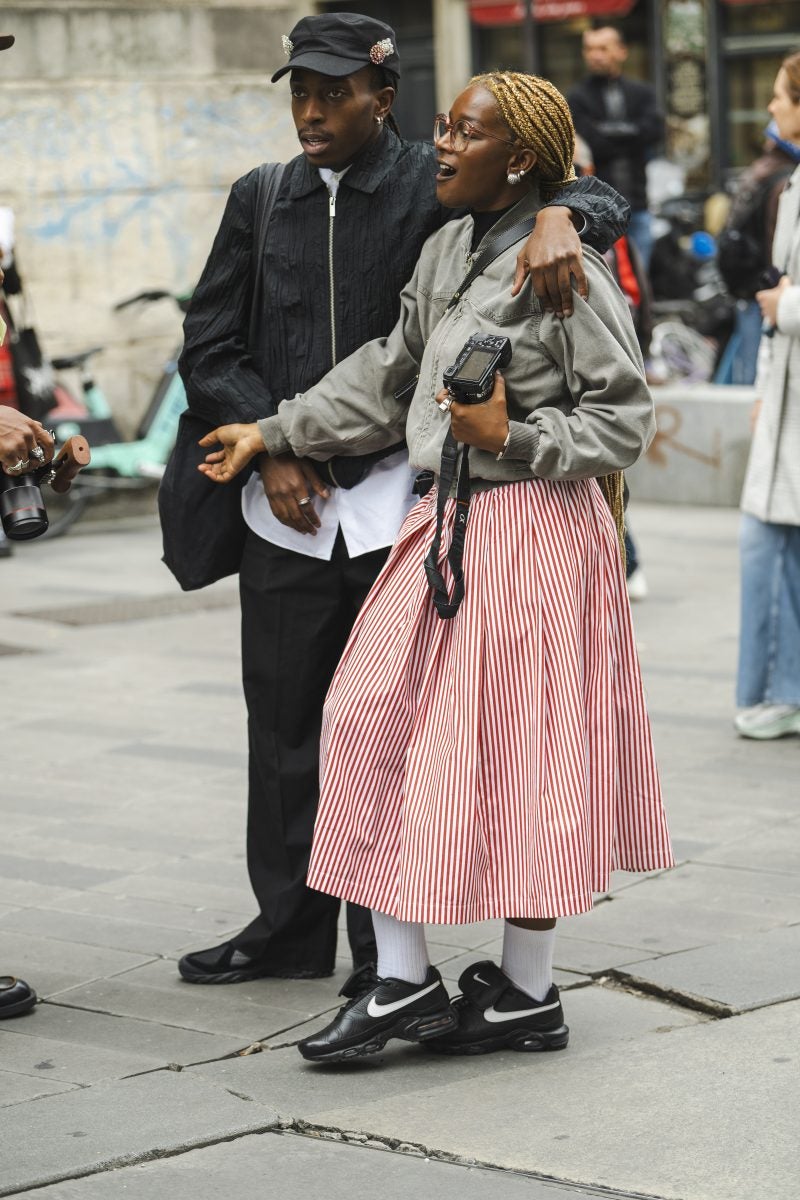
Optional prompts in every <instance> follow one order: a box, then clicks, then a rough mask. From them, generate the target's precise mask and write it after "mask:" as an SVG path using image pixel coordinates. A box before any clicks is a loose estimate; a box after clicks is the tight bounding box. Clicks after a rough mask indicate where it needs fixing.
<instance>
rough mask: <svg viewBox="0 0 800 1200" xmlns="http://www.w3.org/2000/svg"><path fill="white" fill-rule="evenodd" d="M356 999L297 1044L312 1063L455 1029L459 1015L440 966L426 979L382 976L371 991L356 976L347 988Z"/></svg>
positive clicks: (332, 1059)
mask: <svg viewBox="0 0 800 1200" xmlns="http://www.w3.org/2000/svg"><path fill="white" fill-rule="evenodd" d="M348 985H352V986H351V987H350V989H349V990H350V991H352V992H353V996H352V999H350V1000H349V1001H348V1003H347V1004H345V1005H344V1007H342V1008H340V1009H339V1012H338V1013H337V1014H336V1016H335V1017H334V1019H333V1021H331V1023H330V1025H326V1026H325V1028H324V1029H321V1030H320V1031H319V1033H315V1034H313V1036H312V1037H310V1038H305V1039H304V1040H303V1041H302V1042H298V1045H297V1048H298V1050H299V1051H300V1053H301V1054H302V1056H303V1058H307V1059H309V1060H310V1061H311V1062H343V1061H344V1060H345V1059H348V1058H358V1057H360V1056H361V1055H364V1054H376V1053H377V1052H378V1051H379V1050H382V1049H383V1047H384V1046H385V1045H386V1043H387V1042H388V1041H389V1039H390V1038H401V1039H402V1040H403V1041H406V1042H422V1041H425V1039H426V1038H433V1037H437V1036H439V1035H440V1034H443V1033H446V1032H447V1031H448V1030H450V1029H454V1028H455V1025H456V1016H455V1013H454V1012H453V1010H452V1008H451V1007H450V997H449V996H448V994H447V991H446V990H445V986H444V984H443V983H442V977H441V975H440V974H439V972H438V971H437V970H436V968H435V967H429V968H428V974H427V975H426V977H425V981H424V982H423V983H406V981H405V980H404V979H378V981H377V983H376V984H375V986H374V987H373V988H371V989H370V990H369V991H367V992H365V991H364V990H363V989H362V988H360V987H359V986H358V981H357V980H356V981H354V977H353V976H351V979H350V980H348V983H347V984H345V987H344V988H343V989H342V991H343V994H345V995H346V994H347V989H348Z"/></svg>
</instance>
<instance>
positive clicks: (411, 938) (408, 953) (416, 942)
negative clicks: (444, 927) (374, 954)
mask: <svg viewBox="0 0 800 1200" xmlns="http://www.w3.org/2000/svg"><path fill="white" fill-rule="evenodd" d="M372 924H373V925H374V926H375V941H376V942H377V943H378V974H379V975H380V977H381V979H387V978H391V979H403V980H404V981H405V982H406V983H424V982H425V976H426V975H427V974H428V968H429V967H430V960H429V959H428V947H427V945H426V942H425V926H424V925H420V924H418V923H417V922H416V921H398V920H397V918H396V917H389V916H387V915H386V913H381V912H376V911H375V909H374V908H373V910H372Z"/></svg>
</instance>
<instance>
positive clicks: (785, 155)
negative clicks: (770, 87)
mask: <svg viewBox="0 0 800 1200" xmlns="http://www.w3.org/2000/svg"><path fill="white" fill-rule="evenodd" d="M765 136H766V140H765V142H764V147H763V151H762V153H761V154H760V155H759V156H758V158H757V159H755V161H754V162H753V163H751V164H750V166H749V167H748V168H747V170H745V171H743V172H742V174H741V175H740V176H739V179H738V182H737V186H736V192H735V193H734V196H733V200H732V202H731V206H730V209H729V211H728V215H727V218H726V220H725V224H724V226H723V228H722V230H721V231H720V234H719V237H718V240H717V265H718V266H719V270H720V274H721V275H722V278H723V280H724V281H725V286H726V288H727V289H728V291H729V292H730V294H731V295H732V296H734V297H735V299H736V315H735V324H734V329H733V333H732V335H731V338H730V340H729V342H728V344H727V346H726V347H725V353H724V354H723V356H722V358H721V360H720V364H719V367H718V369H717V373H716V375H715V377H714V382H715V383H731V384H744V385H749V384H752V383H754V382H755V377H756V363H757V360H758V345H759V342H760V340H761V309H760V308H759V306H758V303H757V302H756V298H755V296H756V292H757V291H758V290H759V289H760V288H761V287H762V286H763V276H764V272H765V271H766V269H767V268H768V267H769V265H770V263H771V261H772V242H773V238H774V237H775V222H776V220H777V216H778V200H779V199H780V196H781V192H782V191H783V189H784V187H785V186H786V183H787V180H788V179H789V176H790V175H791V174H792V171H793V170H794V169H795V167H796V166H797V165H798V163H800V146H797V145H795V144H794V143H793V142H790V141H786V140H785V139H783V138H782V137H781V136H780V134H779V133H778V130H777V128H776V125H775V122H774V121H770V123H769V125H768V126H767V128H766V130H765Z"/></svg>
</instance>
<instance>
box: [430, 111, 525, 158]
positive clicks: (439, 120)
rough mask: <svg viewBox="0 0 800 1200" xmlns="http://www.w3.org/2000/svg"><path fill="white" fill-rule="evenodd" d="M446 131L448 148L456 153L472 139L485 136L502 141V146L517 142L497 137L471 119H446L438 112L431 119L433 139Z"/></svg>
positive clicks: (440, 137) (512, 144)
mask: <svg viewBox="0 0 800 1200" xmlns="http://www.w3.org/2000/svg"><path fill="white" fill-rule="evenodd" d="M448 133H449V134H450V149H451V150H453V151H455V153H456V154H461V153H463V151H464V150H466V148H467V146H468V145H469V144H470V142H471V141H472V140H473V139H474V140H476V141H479V140H480V139H481V138H485V137H487V138H491V139H492V141H493V142H502V144H503V145H504V146H517V145H518V144H519V143H518V142H510V141H508V139H507V138H501V137H498V136H497V134H496V133H489V132H488V130H486V129H481V128H479V126H477V125H473V124H472V122H471V121H464V120H462V121H452V122H451V121H448V119H447V117H446V116H445V115H444V113H439V114H438V115H437V116H436V117H434V119H433V140H434V141H435V142H439V141H441V140H442V139H443V138H444V137H445V135H446V134H448Z"/></svg>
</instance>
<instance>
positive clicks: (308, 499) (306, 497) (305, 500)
mask: <svg viewBox="0 0 800 1200" xmlns="http://www.w3.org/2000/svg"><path fill="white" fill-rule="evenodd" d="M297 503H298V504H310V503H311V497H310V496H304V497H303V499H302V500H298V501H297Z"/></svg>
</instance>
